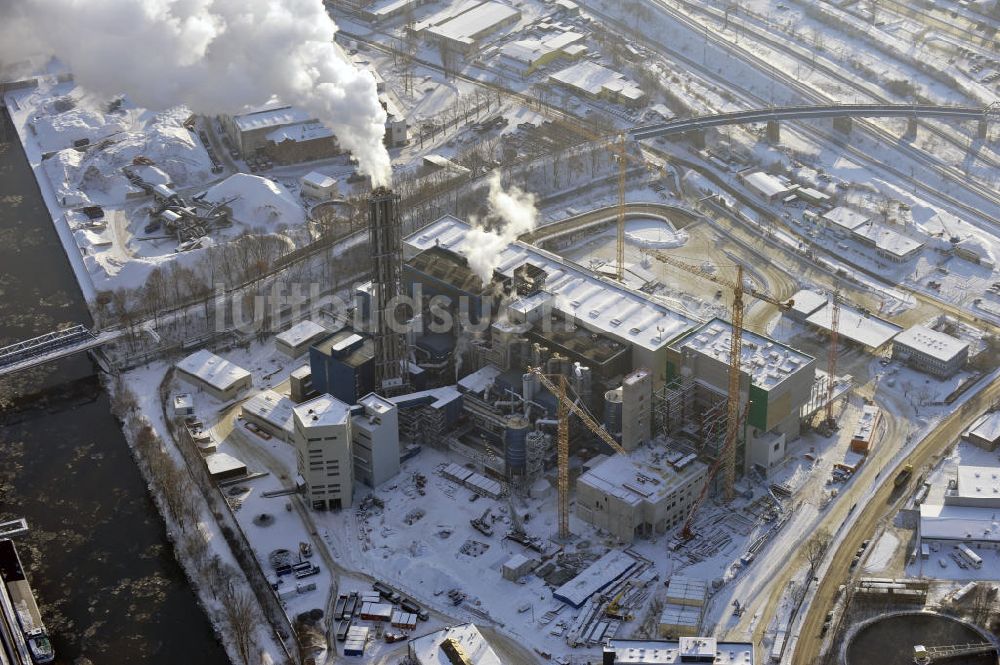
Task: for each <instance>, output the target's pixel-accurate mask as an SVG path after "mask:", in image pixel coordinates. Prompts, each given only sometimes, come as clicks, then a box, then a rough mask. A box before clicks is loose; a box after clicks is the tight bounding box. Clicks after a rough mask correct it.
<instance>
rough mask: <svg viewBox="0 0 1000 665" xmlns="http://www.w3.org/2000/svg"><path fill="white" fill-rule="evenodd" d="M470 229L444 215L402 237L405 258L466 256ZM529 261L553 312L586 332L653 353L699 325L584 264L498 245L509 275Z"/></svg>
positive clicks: (526, 247) (530, 249)
mask: <svg viewBox="0 0 1000 665" xmlns="http://www.w3.org/2000/svg"><path fill="white" fill-rule="evenodd" d="M469 230H470V227H469V225H468V224H467V223H465V222H463V221H461V220H459V219H457V218H456V217H452V216H451V215H446V216H445V217H442V218H441V219H439V220H437V221H436V222H433V223H432V224H430V225H428V226H426V227H424V228H423V229H421V230H419V231H417V232H415V233H413V234H412V235H410V236H408V237H407V238H406V239H405V240H404V246H405V248H406V253H407V256H408V257H412V256H414V255H415V254H417V253H419V252H422V251H424V250H426V249H430V248H432V247H440V248H442V249H447V250H449V251H452V252H455V253H457V254H459V255H464V254H465V251H466V249H467V236H468V233H469ZM527 262H531V263H532V264H534V265H536V266H538V267H539V268H541V269H542V270H544V271H545V272H546V273H547V276H546V279H545V291H547V292H549V293H551V294H552V295H553V296H555V298H554V302H553V309H554V310H555V311H557V312H561V313H563V314H564V315H566V316H567V317H572V318H573V319H574V320H575V322H576V323H577V324H579V325H580V326H582V327H584V328H586V329H588V330H592V331H595V332H600V333H603V334H605V335H609V336H611V337H612V338H615V339H618V340H621V341H623V342H625V343H627V344H635V345H637V346H639V347H641V348H644V349H647V350H650V351H656V350H659V349H661V348H663V347H665V346H666V345H667V344H668V343H669V342H670V340H672V339H674V338H676V337H677V336H678V335H680V334H681V333H683V332H686V331H688V330H690V329H691V328H693V327H694V326H695V324H696V323H697V322H696V321H695V320H694V319H691V318H689V317H688V316H686V315H685V314H682V313H680V312H677V311H674V310H672V309H669V308H667V307H666V306H664V305H661V304H659V303H656V302H653V301H652V300H650V299H649V297H648V296H647V295H646V294H644V293H641V292H638V291H633V290H632V289H629V288H626V287H623V286H621V285H620V284H618V283H616V282H613V281H611V280H609V279H603V278H600V277H598V276H596V275H594V274H593V273H592V272H590V271H589V270H586V269H585V268H583V267H582V266H578V265H577V264H575V263H573V262H571V261H568V260H566V259H564V258H562V257H559V256H556V255H555V254H552V253H550V252H547V251H545V250H542V249H539V248H537V247H533V246H531V245H528V244H525V243H522V242H517V241H515V242H512V243H510V244H509V245H507V247H505V248H504V249H502V250H501V251H500V252H499V256H498V257H497V263H496V265H497V270H498V271H499V272H500V273H502V274H503V275H505V276H507V277H513V274H514V270H515V269H516V268H518V267H520V266H521V265H523V264H525V263H527Z"/></svg>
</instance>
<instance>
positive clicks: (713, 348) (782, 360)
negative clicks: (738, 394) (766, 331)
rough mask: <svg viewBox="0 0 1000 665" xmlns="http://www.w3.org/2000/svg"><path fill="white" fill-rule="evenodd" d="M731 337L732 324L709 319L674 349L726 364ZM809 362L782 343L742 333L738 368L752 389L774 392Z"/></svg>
mask: <svg viewBox="0 0 1000 665" xmlns="http://www.w3.org/2000/svg"><path fill="white" fill-rule="evenodd" d="M732 334H733V326H732V324H731V323H729V322H728V321H723V320H722V319H712V320H711V321H709V322H708V323H706V324H705V325H703V326H702V327H701V328H698V329H697V330H695V331H693V332H691V333H690V334H688V335H686V336H685V337H684V338H682V339H681V340H680V341H679V342H678V344H677V348H678V349H690V350H692V351H696V352H698V353H701V354H704V355H706V356H710V357H712V358H715V359H716V360H721V361H723V362H726V363H728V362H729V344H730V339H731V337H732ZM812 360H813V357H812V356H808V355H806V354H804V353H802V352H801V351H796V350H795V349H793V348H792V347H790V346H785V345H784V344H782V343H781V342H776V341H774V340H772V339H769V338H767V337H764V336H763V335H758V334H757V333H754V332H751V331H749V330H744V331H743V348H742V349H741V353H740V368H741V369H742V370H743V371H744V372H746V373H747V374H749V375H750V378H751V381H753V384H754V385H755V386H759V387H761V388H767V389H771V388H774V387H776V386H777V385H779V384H780V383H781V382H782V381H784V380H785V379H787V378H788V377H789V376H791V375H793V374H795V373H796V372H798V371H800V370H802V369H804V368H805V367H806V366H807V365H809V363H810V362H811V361H812Z"/></svg>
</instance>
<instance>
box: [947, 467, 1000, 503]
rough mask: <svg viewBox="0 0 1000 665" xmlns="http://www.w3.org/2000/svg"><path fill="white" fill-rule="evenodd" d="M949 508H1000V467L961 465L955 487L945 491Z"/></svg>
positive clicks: (956, 475) (957, 472)
mask: <svg viewBox="0 0 1000 665" xmlns="http://www.w3.org/2000/svg"><path fill="white" fill-rule="evenodd" d="M944 503H945V505H947V506H973V507H976V508H1000V467H996V466H974V465H970V464H959V465H958V469H957V470H956V472H955V483H954V487H952V486H950V485H949V488H948V489H947V490H945V494H944Z"/></svg>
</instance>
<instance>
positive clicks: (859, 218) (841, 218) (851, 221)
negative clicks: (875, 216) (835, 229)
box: [823, 206, 870, 231]
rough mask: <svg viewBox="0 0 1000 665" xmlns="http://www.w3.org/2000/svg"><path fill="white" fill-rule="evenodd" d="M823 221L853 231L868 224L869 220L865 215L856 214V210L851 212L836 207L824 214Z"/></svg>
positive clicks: (844, 208) (841, 207) (847, 209)
mask: <svg viewBox="0 0 1000 665" xmlns="http://www.w3.org/2000/svg"><path fill="white" fill-rule="evenodd" d="M823 219H825V220H826V221H828V222H832V223H834V224H836V225H837V226H842V227H843V228H845V229H847V230H848V231H853V230H854V229H856V228H858V227H859V226H861V225H862V224H866V223H868V220H869V219H870V218H869V217H868V216H867V215H864V214H862V213H860V212H857V211H856V210H852V209H850V208H846V207H844V206H837V207H836V208H834V209H833V210H830V211H828V212H826V213H824V214H823Z"/></svg>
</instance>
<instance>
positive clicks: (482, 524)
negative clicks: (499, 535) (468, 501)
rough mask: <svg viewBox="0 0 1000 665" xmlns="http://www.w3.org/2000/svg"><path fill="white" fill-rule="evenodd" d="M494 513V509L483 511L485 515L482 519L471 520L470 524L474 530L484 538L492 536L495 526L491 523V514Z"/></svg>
mask: <svg viewBox="0 0 1000 665" xmlns="http://www.w3.org/2000/svg"><path fill="white" fill-rule="evenodd" d="M492 512H493V509H492V508H487V509H486V510H485V511H483V514H482V515H481V516H480V517H478V518H476V519H474V520H469V524H471V525H472V528H473V529H475V530H476V531H478V532H479V533H481V534H483V535H484V536H492V535H493V525H492V524H491V523H490V513H492Z"/></svg>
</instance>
